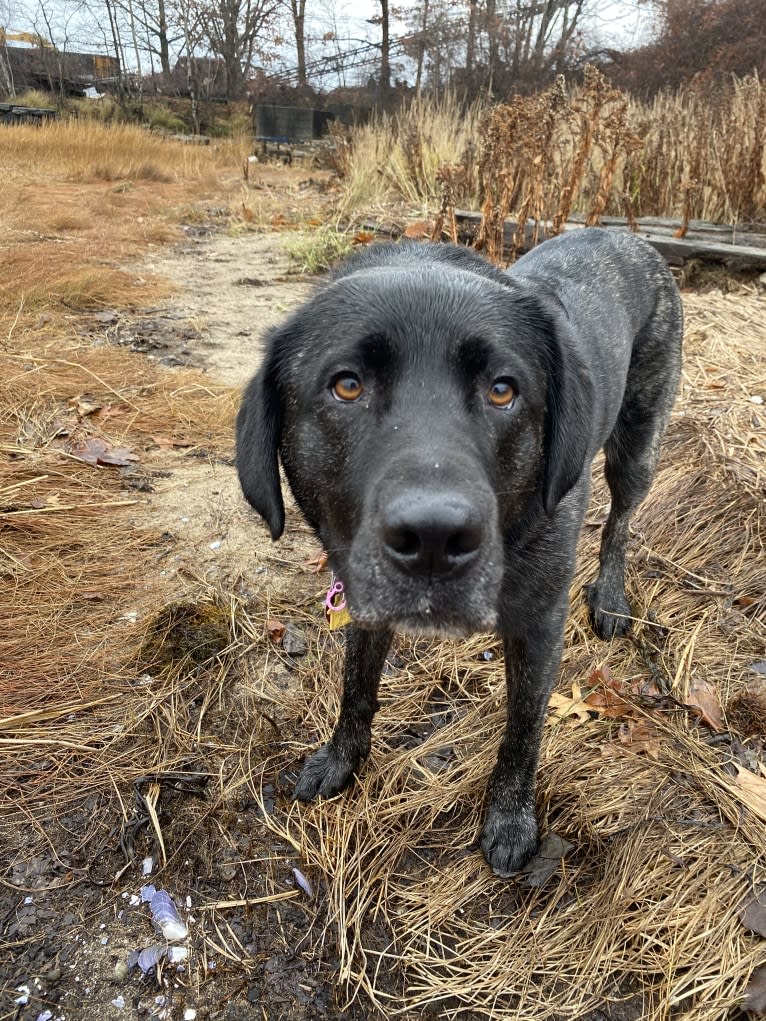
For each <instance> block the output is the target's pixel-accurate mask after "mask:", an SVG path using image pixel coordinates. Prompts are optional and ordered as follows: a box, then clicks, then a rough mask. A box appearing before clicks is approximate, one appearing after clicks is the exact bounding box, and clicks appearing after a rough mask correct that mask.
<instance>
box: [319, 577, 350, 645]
mask: <svg viewBox="0 0 766 1021" xmlns="http://www.w3.org/2000/svg"><path fill="white" fill-rule="evenodd" d="M324 612H325V616H326V617H327V623H328V625H329V627H330V630H331V631H337V629H338V628H340V627H345V626H346V624H350V623H351V614H350V613H349V610H348V604H347V603H346V595H345V592H344V591H343V582H342V581H336V580H335V576H334V575H333V579H332V583H331V584H330V588H329V590H328V592H327V596H326V598H325V601H324Z"/></svg>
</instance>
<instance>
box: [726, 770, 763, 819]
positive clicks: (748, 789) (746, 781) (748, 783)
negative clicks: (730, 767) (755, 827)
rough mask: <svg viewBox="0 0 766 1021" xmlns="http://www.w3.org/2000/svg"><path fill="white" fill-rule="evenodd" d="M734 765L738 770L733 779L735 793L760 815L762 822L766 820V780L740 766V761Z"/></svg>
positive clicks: (753, 811)
mask: <svg viewBox="0 0 766 1021" xmlns="http://www.w3.org/2000/svg"><path fill="white" fill-rule="evenodd" d="M734 766H735V768H736V770H737V775H736V776H735V777H734V780H733V783H734V785H735V791H734V793H736V794H737V796H738V797H739V800H740V801H741V802H742V804H743V805H745V806H746V807H747V808H749V809H750V811H751V812H752V813H753V815H756V816H758V818H759V819H760V820H761V822H766V780H764V779H763V777H761V776H756V774H755V773H751V772H750V770H749V769H745V767H744V766H740V764H739V763H738V762H735V763H734Z"/></svg>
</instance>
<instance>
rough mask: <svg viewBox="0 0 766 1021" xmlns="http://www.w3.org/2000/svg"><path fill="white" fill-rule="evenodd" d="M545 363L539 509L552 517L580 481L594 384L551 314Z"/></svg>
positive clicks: (560, 320) (562, 324)
mask: <svg viewBox="0 0 766 1021" xmlns="http://www.w3.org/2000/svg"><path fill="white" fill-rule="evenodd" d="M545 318H546V319H547V323H546V329H545V346H546V356H547V362H548V366H547V369H548V379H547V391H546V397H545V436H544V449H543V456H544V464H543V507H544V508H545V513H546V514H548V515H549V516H550V515H551V514H553V512H554V510H555V509H556V506H557V505H558V503H559V501H560V500H561V499H562V497H564V496H566V494H567V493H568V492H569V490H570V489H571V488H572V486H574V484H575V483H576V482H577V480H578V479H579V478H580V476H581V475H582V472H583V469H584V467H585V460H586V457H587V456H588V452H589V447H590V444H591V439H592V435H593V400H594V389H593V381H592V379H591V377H590V373H589V372H588V370H587V368H586V366H585V365H584V364H583V362H582V360H581V359H580V358H579V356H578V354H577V349H576V346H575V343H574V340H573V339H570V338H571V327H570V326H569V325H568V323H567V322H566V320H565V319H564V316H563V315H562V314H561V313H560V312H558V311H554V312H552V313H551V314H548V315H546V316H545Z"/></svg>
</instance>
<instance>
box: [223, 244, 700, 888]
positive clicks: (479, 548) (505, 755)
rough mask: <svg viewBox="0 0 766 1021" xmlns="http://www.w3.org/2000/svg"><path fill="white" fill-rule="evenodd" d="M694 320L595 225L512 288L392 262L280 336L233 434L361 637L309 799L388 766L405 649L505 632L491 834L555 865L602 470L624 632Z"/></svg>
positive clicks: (314, 305)
mask: <svg viewBox="0 0 766 1021" xmlns="http://www.w3.org/2000/svg"><path fill="white" fill-rule="evenodd" d="M681 334H682V312H681V303H680V299H679V296H678V292H677V290H676V286H675V283H674V281H673V278H672V277H671V275H670V273H669V272H668V270H667V268H666V266H665V264H664V262H663V261H662V260H661V258H660V257H659V256H658V255H657V254H656V253H655V251H654V250H653V249H652V248H650V247H649V245H647V244H645V243H644V242H642V241H639V240H637V239H636V238H635V237H633V236H631V235H628V234H619V233H610V232H607V231H606V230H601V229H596V228H593V229H583V230H579V231H577V232H576V233H572V234H568V235H566V236H563V237H559V238H555V239H553V240H551V241H547V242H546V243H545V244H543V245H541V246H540V247H539V248H537V249H535V250H534V251H533V252H531V253H530V254H529V255H526V256H525V257H524V258H523V259H521V260H520V261H519V262H518V263H517V264H516V265H515V266H514V267H513V268H512V270H510V271H509V272H508V273H503V272H501V271H500V270H498V269H496V268H495V267H493V266H492V265H490V264H489V263H487V262H486V261H485V260H484V259H482V258H481V257H480V256H478V255H476V254H475V253H472V252H469V251H467V250H465V249H462V248H458V247H454V246H449V245H425V244H423V245H421V244H401V245H377V246H373V247H371V248H369V249H367V250H365V251H363V252H361V253H360V254H358V255H356V256H354V257H353V258H351V259H350V260H349V261H348V262H346V263H345V264H344V265H343V266H342V267H341V268H340V269H339V270H338V271H337V272H336V273H335V274H334V275H333V276H332V277H331V279H330V281H329V282H328V283H327V284H326V285H325V286H324V287H323V288H322V289H321V290H320V291H319V292H318V293H317V294H316V295H315V297H314V298H312V299H311V300H310V301H309V302H308V303H307V304H306V305H304V306H303V307H302V308H301V309H299V310H298V311H297V312H296V313H294V314H293V315H292V316H291V317H290V318H289V319H288V320H287V322H286V323H285V324H284V325H283V326H281V327H279V328H278V329H276V330H274V331H272V333H271V334H270V336H269V338H268V343H267V349H266V354H265V359H264V362H263V365H262V367H261V369H260V371H259V372H258V374H257V375H256V376H255V378H254V379H253V380H252V382H251V383H250V385H249V386H248V388H247V391H246V392H245V395H244V399H243V402H242V406H241V408H240V412H239V417H238V420H237V468H238V471H239V476H240V480H241V483H242V488H243V490H244V493H245V496H246V497H247V499H248V500H249V501H250V503H251V504H252V505H253V506H254V507H255V509H256V510H257V511H258V512H259V514H261V515H262V517H264V518H265V519H266V521H267V523H268V525H269V528H270V529H271V534H272V537H273V538H274V539H277V538H279V536H280V535H281V533H282V530H283V528H284V505H283V503H282V494H281V489H280V482H279V466H278V459H279V458H281V461H282V464H283V466H284V470H285V474H286V476H287V479H288V481H289V483H290V487H291V489H292V491H293V493H294V495H295V499H296V500H297V502H298V505H299V506H300V508H301V510H302V511H303V514H304V515H305V517H306V519H307V520H308V521H309V523H310V524H311V525H312V526H313V528H314V529H315V531H316V533H317V535H318V536H319V538H320V539H321V541H322V543H323V545H324V548H325V549H326V550H327V553H328V555H329V560H330V564H331V566H332V568H333V570H334V572H335V573H336V575H337V577H338V578H340V579H342V581H343V583H344V585H345V591H346V595H347V598H348V604H349V608H350V611H351V615H352V618H353V625H352V626H351V627H350V628H349V629H348V636H347V644H346V665H345V676H344V691H343V703H342V708H341V713H340V719H339V720H338V724H337V726H336V728H335V732H334V734H333V736H332V740H331V741H330V743H329V744H327V745H325V746H324V747H323V748H321V749H320V750H319V751H317V752H315V753H314V754H313V755H312V756H311V757H310V758H309V759H308V760H307V761H306V763H305V765H304V767H303V771H302V773H301V775H300V778H299V780H298V783H297V786H296V788H295V797H296V798H300V799H301V800H304V801H310V800H311V799H312V798H314V797H315V796H316V795H317V794H321V795H324V796H325V797H328V796H330V795H333V794H336V793H337V792H338V791H340V790H341V789H342V788H343V787H345V786H346V785H347V784H348V783H349V781H350V780H351V778H352V775H353V773H354V771H355V770H356V769H358V767H359V765H360V763H361V761H362V759H363V758H365V756H366V755H367V754H368V753H369V750H370V727H371V723H372V718H373V715H374V713H375V710H376V709H377V705H378V703H377V690H378V681H379V678H380V673H381V669H382V667H383V663H384V660H385V658H386V654H387V652H388V648H389V644H390V641H391V635H392V632H393V631H394V630H396V629H397V628H401V629H404V630H407V631H415V632H423V631H426V632H431V633H437V634H450V635H464V634H468V633H469V632H472V631H476V630H480V631H487V630H493V629H496V630H498V631H499V632H500V634H501V635H502V636H503V641H504V650H505V664H506V667H505V669H506V682H507V694H508V718H507V726H506V731H505V735H504V737H503V741H502V744H501V746H500V752H499V755H498V760H497V765H496V767H495V770H494V773H493V775H492V779H491V782H490V787H489V804H488V810H487V816H486V821H485V823H484V828H483V830H482V833H481V846H482V849H483V851H484V854H485V855H486V858H487V861H488V862H489V864H490V865H491V866H492V868H493V869H494V871H495V872H496V873H497V874H498V875H501V876H505V875H508V874H510V873H512V872H514V871H516V870H518V869H519V868H521V866H522V865H524V863H525V862H526V861H527V860H528V859H529V858H530V857H531V855H532V854H533V853H534V851H535V849H536V847H537V839H538V837H537V821H536V817H535V798H534V781H535V771H536V768H537V759H538V754H539V746H540V737H541V732H542V726H543V720H544V717H545V712H546V706H547V704H548V699H549V695H550V691H551V688H552V686H553V683H554V680H555V677H556V671H557V667H558V665H559V661H560V657H561V647H562V636H563V631H564V622H565V619H566V615H567V593H568V589H569V585H570V582H571V579H572V573H573V570H574V563H575V546H576V543H577V536H578V534H579V531H580V526H581V524H582V520H583V515H584V514H585V509H586V505H587V502H588V486H589V478H590V466H591V461H592V460H593V457H594V456H595V454H596V452H597V451H598V450H599V449H600V448H601V447H604V449H605V453H606V468H605V471H606V478H607V480H608V482H609V487H610V489H611V493H612V505H611V511H610V514H609V519H608V521H607V523H606V527H605V530H604V536H603V541H602V546H601V570H600V572H599V575H598V578H597V579H596V581H595V583H594V584H593V585H591V586H589V588H588V602H589V605H590V609H591V612H592V617H593V622H594V626H595V629H596V631H597V632H598V634H599V635H600V636H602V637H604V638H610V637H611V636H613V635H618V634H622V633H624V632H625V631H626V630H627V629H628V628H629V626H630V613H631V610H630V606H629V605H628V602H627V599H626V597H625V590H624V581H623V575H624V562H625V546H626V541H627V536H628V522H629V519H630V516H631V513H632V512H633V511H634V510H635V508H636V507H637V505H638V504H639V503H640V502H641V500H642V499H643V498H644V496H645V495H646V493H647V491H648V489H649V485H650V483H651V480H652V477H653V474H654V469H655V465H656V463H657V456H658V451H659V445H660V438H661V436H662V433H663V430H664V428H665V424H666V422H667V419H668V415H669V414H670V409H671V406H672V404H673V399H674V395H675V392H676V387H677V384H678V378H679V373H680V366H681Z"/></svg>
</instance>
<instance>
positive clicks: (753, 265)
mask: <svg viewBox="0 0 766 1021" xmlns="http://www.w3.org/2000/svg"><path fill="white" fill-rule="evenodd" d="M455 220H456V222H457V226H458V231H459V232H460V233H461V234H462V233H463V232H465V236H466V239H467V238H468V237H470V236H471V235H472V234H473V233H474V232H475V231H476V229H477V227H478V226H479V223H480V221H481V214H480V213H474V212H469V211H466V210H458V209H456V210H455ZM637 222H638V227H639V230H638V237H642V238H644V239H645V240H646V241H648V242H649V244H650V245H652V246H653V247H654V248H656V249H657V251H658V252H659V253H660V254H661V255H662V256H663V257H664V259H665V260H666V262H668V263H670V264H671V265H683V263H684V262H686V261H687V260H689V259H702V260H704V261H707V262H719V263H723V264H724V265H725V266H727V267H728V268H730V269H761V270H766V235H764V234H757V233H755V232H750V231H741V230H738V229H737V228H734V227H727V226H723V225H721V224H715V223H703V222H702V221H699V220H692V221H691V222H690V224H689V229H688V231H687V233H686V236H685V237H683V238H677V237H673V234H674V232H675V231H676V230H677V229H678V227H679V223H678V221H672V220H665V219H660V218H659V217H642V218H641V219H639V220H638V221H637ZM601 224H602V226H604V227H609V228H610V229H612V230H625V231H627V230H630V228H629V227H628V222H627V220H626V219H624V218H623V217H617V216H603V217H602V218H601ZM583 226H584V220H583V218H577V217H574V216H573V217H571V218H570V220H568V221H567V223H566V224H565V225H564V228H563V231H564V233H566V232H569V231H573V230H581V229H582V228H583ZM546 227H547V229H548V233H546ZM515 231H516V223H515V222H514V221H513V220H506V221H505V224H504V226H503V244H504V247H505V249H506V250H507V251H508V252H509V253H510V251H511V247H512V244H513V235H514V233H515ZM550 231H551V226H550V224H547V225H540V228H539V236H538V238H537V241H538V243H539V242H540V241H544V240H545V238H546V237H548V236H550ZM534 244H535V226H534V224H531V223H527V224H526V225H525V228H524V245H523V246H522V249H521V250H522V251H527V250H528V249H530V248H532V247H534Z"/></svg>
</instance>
